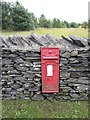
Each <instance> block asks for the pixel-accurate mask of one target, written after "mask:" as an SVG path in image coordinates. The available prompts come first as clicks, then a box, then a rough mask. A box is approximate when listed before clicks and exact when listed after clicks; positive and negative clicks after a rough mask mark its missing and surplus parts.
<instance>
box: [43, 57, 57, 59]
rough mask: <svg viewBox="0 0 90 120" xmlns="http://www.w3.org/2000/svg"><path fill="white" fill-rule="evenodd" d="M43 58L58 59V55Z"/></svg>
mask: <svg viewBox="0 0 90 120" xmlns="http://www.w3.org/2000/svg"><path fill="white" fill-rule="evenodd" d="M43 59H58V57H43Z"/></svg>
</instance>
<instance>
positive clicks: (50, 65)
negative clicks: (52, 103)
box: [41, 48, 59, 93]
mask: <svg viewBox="0 0 90 120" xmlns="http://www.w3.org/2000/svg"><path fill="white" fill-rule="evenodd" d="M41 69H42V93H54V92H59V48H41Z"/></svg>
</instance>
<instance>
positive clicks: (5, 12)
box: [2, 2, 13, 30]
mask: <svg viewBox="0 0 90 120" xmlns="http://www.w3.org/2000/svg"><path fill="white" fill-rule="evenodd" d="M11 11H12V5H11V4H10V3H7V2H2V23H3V24H2V29H3V30H13V20H12V15H11Z"/></svg>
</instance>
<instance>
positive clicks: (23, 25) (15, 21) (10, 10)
mask: <svg viewBox="0 0 90 120" xmlns="http://www.w3.org/2000/svg"><path fill="white" fill-rule="evenodd" d="M1 4H2V30H7V31H29V30H34V29H35V28H78V27H79V26H80V24H77V23H75V22H71V23H68V22H67V21H60V20H59V19H56V18H54V19H53V20H49V19H47V18H46V17H45V16H44V14H42V15H41V16H40V18H39V19H37V18H36V17H35V15H34V14H33V13H29V12H28V10H27V9H25V8H24V7H23V6H22V5H21V4H20V3H19V2H16V3H15V4H14V3H9V2H5V1H3V2H1ZM82 27H83V28H85V29H86V28H87V22H84V23H83V24H82Z"/></svg>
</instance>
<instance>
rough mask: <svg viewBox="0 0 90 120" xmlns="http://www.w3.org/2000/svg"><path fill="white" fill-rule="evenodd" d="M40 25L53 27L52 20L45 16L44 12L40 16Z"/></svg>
mask: <svg viewBox="0 0 90 120" xmlns="http://www.w3.org/2000/svg"><path fill="white" fill-rule="evenodd" d="M39 27H41V28H42V27H44V28H51V27H52V23H51V21H50V20H47V19H46V17H45V16H44V14H42V15H41V16H40V19H39Z"/></svg>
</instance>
